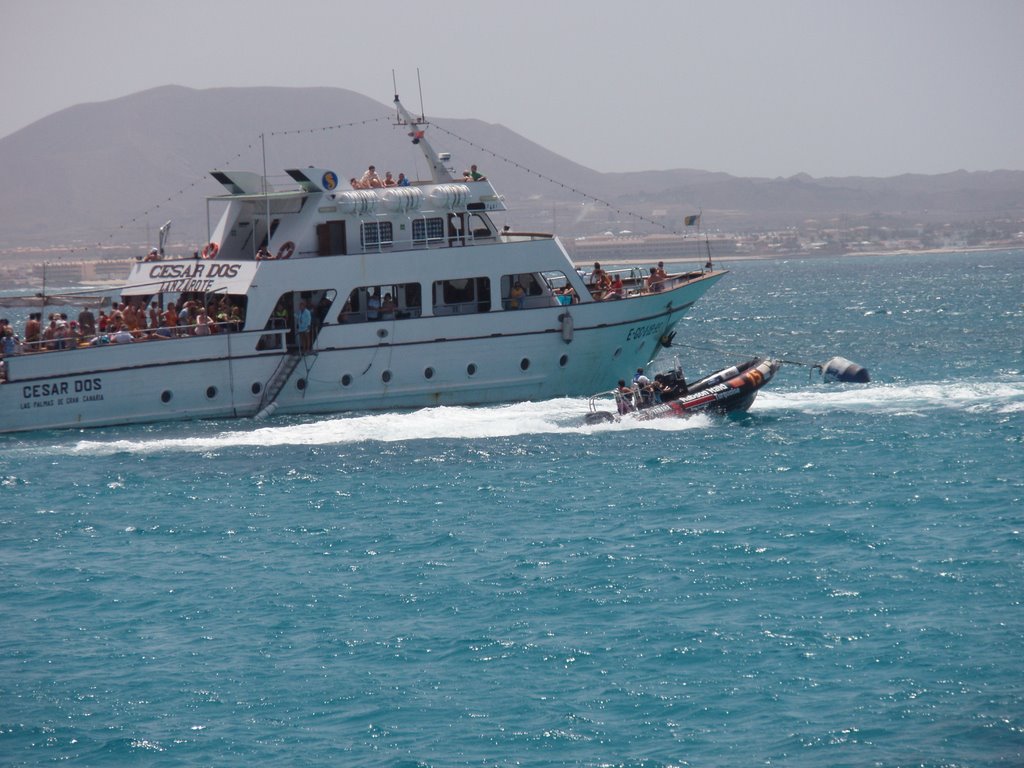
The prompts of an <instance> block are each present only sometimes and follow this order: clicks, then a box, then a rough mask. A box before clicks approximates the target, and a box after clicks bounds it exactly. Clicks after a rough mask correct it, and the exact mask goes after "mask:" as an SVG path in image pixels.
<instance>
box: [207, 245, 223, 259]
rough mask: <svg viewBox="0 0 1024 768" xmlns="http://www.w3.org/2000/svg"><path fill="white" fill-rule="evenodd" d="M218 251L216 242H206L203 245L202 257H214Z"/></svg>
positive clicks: (218, 247)
mask: <svg viewBox="0 0 1024 768" xmlns="http://www.w3.org/2000/svg"><path fill="white" fill-rule="evenodd" d="M218 253H220V246H219V245H217V244H216V243H207V244H206V245H204V246H203V258H204V259H216V258H217V254H218Z"/></svg>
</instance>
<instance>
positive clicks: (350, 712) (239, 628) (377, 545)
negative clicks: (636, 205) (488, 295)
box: [0, 250, 1024, 768]
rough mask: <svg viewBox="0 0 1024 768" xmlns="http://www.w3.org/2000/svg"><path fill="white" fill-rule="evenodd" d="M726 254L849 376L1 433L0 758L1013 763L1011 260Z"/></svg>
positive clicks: (693, 319)
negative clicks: (659, 397)
mask: <svg viewBox="0 0 1024 768" xmlns="http://www.w3.org/2000/svg"><path fill="white" fill-rule="evenodd" d="M730 268H731V269H732V273H731V274H730V275H728V276H726V277H725V278H724V279H723V280H722V281H721V282H720V283H719V284H718V286H717V287H716V288H715V289H713V290H712V292H711V293H709V294H708V295H707V296H706V297H705V299H704V300H702V301H701V302H699V303H698V304H697V305H696V306H695V308H694V310H693V312H692V313H691V315H690V316H689V317H688V318H686V319H685V320H684V321H683V323H681V325H680V326H679V333H678V336H677V346H675V347H673V348H672V349H670V350H667V351H666V352H664V353H663V355H662V358H661V359H660V360H659V362H658V364H656V365H655V366H654V367H655V368H656V369H657V368H667V367H669V366H670V365H671V364H672V362H673V359H674V357H675V356H676V355H678V357H679V359H680V361H681V362H682V364H683V365H684V367H685V368H686V370H687V372H688V373H689V374H690V376H691V377H693V376H695V375H696V374H697V373H700V372H706V371H710V370H713V369H716V368H719V367H722V366H723V365H725V364H727V363H732V362H738V361H740V360H743V359H746V357H748V356H751V355H753V354H757V353H762V354H774V355H777V356H780V357H783V358H785V359H787V360H792V361H795V362H796V363H800V362H802V363H815V362H823V361H825V360H826V359H828V358H829V357H831V356H833V355H837V354H838V355H843V356H845V357H847V358H849V359H851V360H853V361H855V362H857V363H860V364H861V365H864V366H865V367H867V368H868V369H869V370H870V371H871V374H872V377H873V381H872V383H871V384H867V385H845V384H844V385H834V384H833V385H829V384H825V383H823V382H822V381H821V378H820V376H818V374H817V373H814V372H812V371H811V370H810V369H809V368H808V367H806V366H800V365H797V364H793V365H788V366H784V367H783V369H782V370H781V371H780V373H779V374H778V375H777V376H776V377H775V380H774V381H772V383H771V384H770V386H769V387H768V388H767V389H766V390H764V391H763V392H762V393H761V395H760V396H759V397H758V399H757V401H756V402H755V403H754V406H753V408H752V409H751V411H750V412H749V413H748V414H746V415H745V416H741V417H737V418H729V419H724V418H711V417H707V416H698V417H695V418H692V419H690V420H671V421H664V422H661V423H644V424H630V425H623V424H611V425H608V424H606V425H599V426H593V427H588V426H584V425H583V424H582V417H583V414H584V413H585V412H586V410H587V400H586V398H578V399H559V400H552V401H548V402H540V403H528V404H517V405H509V406H503V407H494V408H436V409H428V410H422V411H417V412H411V413H383V414H352V415H345V416H338V417H327V418H324V417H303V418H276V419H271V420H269V421H267V422H262V423H253V422H250V421H219V422H200V423H186V424H161V425H155V426H140V427H126V428H111V429H98V430H86V431H72V432H40V433H34V434H29V435H18V436H6V437H0V456H2V467H0V479H2V485H0V765H4V766H29V765H47V764H51V763H62V764H70V765H145V766H211V765H218V766H220V765H225V766H227V765H273V766H314V765H331V766H402V767H410V768H411V767H413V766H416V767H420V766H511V765H522V766H624V767H625V766H629V767H637V768H655V767H661V766H751V765H778V766H809V767H810V766H814V767H816V768H817V767H819V766H1019V765H1022V764H1024V606H1022V604H1021V601H1022V599H1024V251H1020V250H1017V251H1006V252H988V253H946V254H920V255H913V256H886V257H869V256H857V257H846V258H843V259H804V260H794V261H763V262H756V261H745V262H735V263H733V264H731V265H730ZM19 324H20V321H19ZM627 373H628V372H627V371H623V374H624V375H626V374H627ZM612 384H613V382H609V386H611V385H612ZM155 385H156V383H155V382H154V386H155Z"/></svg>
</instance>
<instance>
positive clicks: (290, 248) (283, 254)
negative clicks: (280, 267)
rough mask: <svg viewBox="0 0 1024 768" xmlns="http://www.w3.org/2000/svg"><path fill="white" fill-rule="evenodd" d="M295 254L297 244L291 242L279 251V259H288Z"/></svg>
mask: <svg viewBox="0 0 1024 768" xmlns="http://www.w3.org/2000/svg"><path fill="white" fill-rule="evenodd" d="M293 253H295V243H293V242H292V241H291V240H289V241H288V242H287V243H285V244H284V245H282V246H281V247H280V248H278V249H277V258H279V259H287V258H288V257H290V256H291V255H292V254H293Z"/></svg>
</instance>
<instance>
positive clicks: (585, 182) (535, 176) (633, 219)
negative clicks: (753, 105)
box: [0, 85, 1024, 251]
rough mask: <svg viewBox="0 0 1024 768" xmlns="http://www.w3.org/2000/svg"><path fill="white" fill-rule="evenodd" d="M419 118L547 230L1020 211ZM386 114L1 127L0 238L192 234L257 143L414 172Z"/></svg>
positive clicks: (127, 111)
mask: <svg viewBox="0 0 1024 768" xmlns="http://www.w3.org/2000/svg"><path fill="white" fill-rule="evenodd" d="M430 120H431V122H432V124H433V125H432V128H431V130H430V132H429V134H428V136H429V138H430V140H431V142H432V144H433V145H434V147H435V148H436V149H438V150H439V151H451V152H452V155H453V161H452V162H453V163H454V164H455V167H456V169H461V168H462V167H468V166H469V165H470V164H471V163H477V164H478V165H480V167H481V169H482V170H484V171H485V172H486V173H487V175H488V176H489V178H490V179H491V181H492V182H493V183H494V185H495V187H496V188H497V190H498V191H499V193H500V194H503V195H504V196H505V197H506V200H507V201H508V204H509V208H510V210H509V213H508V219H509V221H510V222H511V223H513V224H514V225H515V226H517V227H522V228H531V229H532V228H547V229H551V228H553V225H558V227H557V233H558V234H561V235H565V236H578V235H585V234H592V233H595V232H599V231H604V230H605V229H609V228H615V227H618V226H619V225H621V224H623V222H626V223H628V224H629V226H628V228H629V229H631V230H633V231H644V229H645V227H647V228H649V229H650V231H652V232H660V231H664V229H663V228H659V226H651V225H654V224H656V222H654V220H653V219H654V218H658V219H659V221H660V222H661V223H664V224H665V225H666V226H667V228H668V229H673V228H674V226H673V223H676V224H675V226H678V224H677V223H678V222H679V221H680V220H681V218H682V216H684V215H686V214H688V213H694V212H696V211H697V210H703V212H704V220H705V222H706V223H707V224H709V225H712V226H716V227H720V228H723V229H732V230H734V231H743V230H745V231H751V230H756V229H758V228H770V229H781V228H785V227H791V226H796V225H799V224H800V223H802V222H804V221H805V220H807V219H809V218H810V219H827V218H832V217H846V218H848V219H849V218H854V219H855V218H857V217H870V216H876V217H877V216H887V217H891V216H896V217H903V218H906V219H908V220H911V221H913V220H922V221H942V220H946V221H950V222H964V221H972V220H980V219H988V218H993V217H995V218H998V217H1003V216H1010V217H1020V216H1021V215H1024V171H1007V170H997V171H966V170H957V171H952V172H949V173H945V174H938V175H924V174H901V175H898V176H892V177H856V176H854V177H824V178H820V179H816V178H814V177H811V176H809V175H808V174H804V173H799V174H795V175H793V176H790V177H788V178H781V177H778V178H772V179H769V178H760V177H737V176H732V175H730V174H727V173H724V172H721V171H708V170H699V169H687V168H678V169H665V170H653V171H637V172H616V173H602V172H599V171H595V170H593V169H591V168H587V167H585V166H583V165H581V164H579V163H576V162H574V161H572V160H570V159H568V158H565V157H562V156H560V155H558V154H556V153H554V152H551V151H550V150H548V149H546V148H544V147H542V146H541V145H539V144H537V143H535V142H533V141H531V140H529V139H528V138H526V137H523V136H521V135H519V134H516V133H515V132H513V131H511V130H509V129H508V128H506V127H504V126H502V125H500V124H497V123H488V122H485V121H483V120H479V119H465V118H461V119H460V118H442V117H431V118H430ZM393 123H394V110H393V107H392V105H391V104H384V103H381V102H378V101H376V100H374V99H371V98H369V97H367V96H363V95H361V94H358V93H355V92H353V91H349V90H346V89H342V88H326V87H314V88H285V87H255V88H208V89H193V88H188V87H185V86H179V85H164V86H159V87H156V88H151V89H148V90H145V91H140V92H138V93H135V94H130V95H127V96H122V97H119V98H116V99H112V100H109V101H103V102H90V103H84V104H78V105H75V106H72V107H68V108H67V109H64V110H61V111H59V112H56V113H54V114H52V115H49V116H47V117H45V118H42V119H40V120H38V121H36V122H34V123H32V124H30V125H28V126H25V127H24V128H21V129H19V130H18V131H15V132H14V133H12V134H9V135H8V136H5V137H3V138H0V178H3V179H4V182H5V183H4V184H3V185H2V186H0V211H2V212H3V213H2V215H0V223H2V224H3V227H4V233H5V237H4V241H3V242H0V249H3V250H5V251H6V250H9V249H12V248H24V247H46V246H64V245H67V246H74V247H76V248H79V249H84V250H88V249H89V248H91V247H95V246H103V245H106V244H110V245H124V244H137V243H142V244H145V243H147V242H151V240H152V238H153V237H154V234H155V231H156V229H157V228H158V227H159V226H160V225H161V224H163V222H164V221H166V220H167V219H173V220H174V222H175V225H174V236H175V237H177V238H181V239H182V240H184V241H185V242H193V243H197V244H198V243H201V242H202V241H203V240H204V239H205V232H206V214H205V210H204V205H203V198H204V197H206V196H212V195H217V194H220V193H222V192H223V190H222V188H221V187H220V185H219V184H217V183H216V182H215V181H214V180H213V179H212V178H210V176H209V171H210V170H212V169H215V168H223V167H232V168H236V169H238V168H245V169H248V170H256V171H259V170H260V169H261V168H262V166H263V153H264V151H265V152H266V164H267V168H268V175H269V177H270V178H271V181H272V183H274V182H277V183H282V182H284V181H287V180H288V179H287V177H286V176H285V175H284V173H283V169H285V168H302V167H307V166H316V167H323V168H332V169H333V170H335V171H336V172H337V173H338V174H339V176H341V177H342V178H343V179H347V178H349V176H354V175H358V174H360V173H361V172H362V171H363V170H364V169H365V167H366V166H367V165H368V164H370V163H374V164H375V165H376V166H377V167H378V168H387V169H391V170H394V171H395V173H396V174H397V172H399V171H403V172H405V173H407V174H408V175H411V176H414V177H415V176H416V174H417V172H418V173H419V174H421V175H422V176H424V177H425V176H426V168H425V163H424V162H423V160H422V156H421V155H419V152H418V149H416V148H415V147H412V146H411V143H410V142H409V140H408V138H407V137H406V136H405V135H404V134H405V132H406V129H404V128H402V127H398V126H394V125H393ZM339 160H340V161H343V162H345V163H346V165H345V166H344V167H341V166H339V165H338V162H339ZM506 160H507V162H506ZM55 199H56V200H57V201H58V202H59V203H60V207H59V209H58V212H57V215H56V216H55V213H54V211H55V208H54V202H55ZM598 202H605V203H608V205H607V206H602V205H600V204H597V203H598ZM581 203H582V204H583V205H582V206H581ZM592 203H593V204H592ZM569 214H571V215H569ZM634 214H635V215H634Z"/></svg>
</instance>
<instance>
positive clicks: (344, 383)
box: [341, 373, 352, 387]
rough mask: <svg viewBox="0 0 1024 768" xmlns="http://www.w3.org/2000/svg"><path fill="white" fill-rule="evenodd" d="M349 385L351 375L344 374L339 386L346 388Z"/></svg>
mask: <svg viewBox="0 0 1024 768" xmlns="http://www.w3.org/2000/svg"><path fill="white" fill-rule="evenodd" d="M351 383H352V375H351V374H349V373H346V374H345V375H344V376H342V377H341V386H343V387H347V386H349V385H350V384H351Z"/></svg>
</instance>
